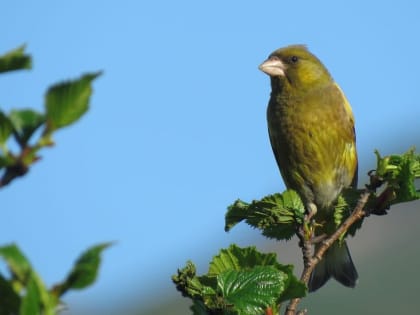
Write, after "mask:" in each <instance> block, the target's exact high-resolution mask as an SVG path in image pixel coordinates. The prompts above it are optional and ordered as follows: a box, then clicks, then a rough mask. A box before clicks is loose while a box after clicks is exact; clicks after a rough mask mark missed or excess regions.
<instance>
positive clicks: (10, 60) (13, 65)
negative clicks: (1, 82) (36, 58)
mask: <svg viewBox="0 0 420 315" xmlns="http://www.w3.org/2000/svg"><path fill="white" fill-rule="evenodd" d="M31 68H32V61H31V56H30V55H26V54H25V45H22V46H20V47H18V48H16V49H14V50H12V51H9V52H7V53H6V54H4V55H2V56H0V73H2V72H7V71H14V70H21V69H31Z"/></svg>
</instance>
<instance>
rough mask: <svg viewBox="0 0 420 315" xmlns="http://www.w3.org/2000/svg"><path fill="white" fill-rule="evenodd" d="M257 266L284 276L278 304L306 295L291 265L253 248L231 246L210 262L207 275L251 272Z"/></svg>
mask: <svg viewBox="0 0 420 315" xmlns="http://www.w3.org/2000/svg"><path fill="white" fill-rule="evenodd" d="M259 266H269V267H273V268H276V269H277V270H279V271H281V272H283V273H284V274H285V275H286V277H287V278H286V279H285V290H284V292H283V293H282V294H281V295H280V296H278V303H280V302H282V301H285V300H289V299H292V298H297V297H303V296H305V295H306V286H305V284H304V283H302V282H300V281H299V280H298V279H297V278H296V276H295V275H294V274H293V266H292V265H283V264H280V263H279V262H278V261H277V256H276V254H275V253H260V252H258V251H257V249H256V248H255V247H254V246H251V247H245V248H241V247H238V246H236V245H235V244H232V245H230V246H229V248H227V249H222V250H220V252H219V254H218V255H217V256H215V257H214V258H213V260H212V261H211V262H210V267H209V271H208V274H209V275H213V276H214V275H218V274H220V273H223V272H225V271H228V270H236V271H240V270H252V269H253V268H255V267H259Z"/></svg>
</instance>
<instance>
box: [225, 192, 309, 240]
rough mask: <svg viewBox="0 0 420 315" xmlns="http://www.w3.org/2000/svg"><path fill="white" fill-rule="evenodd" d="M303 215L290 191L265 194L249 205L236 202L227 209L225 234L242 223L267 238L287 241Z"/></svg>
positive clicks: (298, 200) (296, 199)
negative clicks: (260, 232) (256, 229)
mask: <svg viewBox="0 0 420 315" xmlns="http://www.w3.org/2000/svg"><path fill="white" fill-rule="evenodd" d="M304 213H305V207H304V205H303V203H302V201H301V199H300V197H299V195H298V194H297V193H296V192H295V191H293V190H287V191H285V192H284V193H282V194H274V195H269V196H266V197H264V198H262V199H261V200H254V201H252V202H251V203H246V202H244V201H242V200H237V201H235V203H234V204H232V205H230V206H229V207H228V211H227V213H226V217H225V231H229V230H230V229H231V228H232V227H233V226H235V225H236V224H237V223H239V222H241V221H243V220H245V221H246V223H248V224H249V225H251V226H252V227H255V228H258V229H260V230H261V231H262V234H263V235H265V236H267V237H269V238H275V239H277V240H284V239H286V240H288V239H290V238H291V237H292V236H293V235H294V234H295V232H296V225H297V224H300V223H301V222H302V221H303V217H304Z"/></svg>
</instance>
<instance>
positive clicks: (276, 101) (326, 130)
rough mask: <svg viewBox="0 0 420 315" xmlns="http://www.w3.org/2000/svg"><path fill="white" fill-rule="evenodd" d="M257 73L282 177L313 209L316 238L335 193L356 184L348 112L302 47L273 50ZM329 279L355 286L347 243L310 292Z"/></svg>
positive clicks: (328, 260) (318, 273) (337, 248)
mask: <svg viewBox="0 0 420 315" xmlns="http://www.w3.org/2000/svg"><path fill="white" fill-rule="evenodd" d="M260 69H261V70H262V71H263V72H265V73H267V74H268V75H269V76H270V78H271V89H272V91H271V97H270V101H269V105H268V108H267V120H268V130H269V135H270V141H271V146H272V148H273V152H274V156H275V158H276V160H277V164H278V166H279V168H280V172H281V175H282V177H283V180H284V181H285V184H286V186H287V187H288V188H290V189H294V190H296V191H297V192H298V193H299V195H300V196H301V198H302V199H303V200H304V202H305V204H306V207H307V209H308V210H309V211H314V210H317V214H316V215H315V220H316V221H317V222H321V221H322V222H324V226H323V227H321V228H318V229H317V231H316V233H317V234H320V233H325V232H326V229H327V228H328V225H329V224H328V223H329V222H332V220H333V217H332V212H331V211H330V210H331V209H332V207H331V206H332V204H333V203H334V202H335V200H336V199H337V197H338V195H339V193H340V192H341V190H342V189H343V188H344V187H348V186H351V185H356V183H357V153H356V145H355V132H354V118H353V114H352V111H351V107H350V105H349V103H348V102H347V100H346V97H345V96H344V94H343V92H342V91H341V89H340V87H339V86H338V85H337V84H336V83H335V82H334V80H333V79H332V77H331V75H330V74H329V72H328V70H327V69H326V68H325V67H324V66H323V64H322V63H321V62H320V61H319V60H318V58H316V57H315V56H314V55H313V54H311V53H310V52H309V51H308V50H307V49H306V47H305V46H301V45H295V46H288V47H285V48H281V49H278V50H276V51H274V52H273V53H272V54H271V55H270V57H269V58H268V59H267V60H266V61H265V62H264V63H263V64H262V65H261V66H260ZM325 221H326V223H325ZM331 276H332V277H334V278H336V279H337V280H338V281H340V282H341V283H343V284H344V285H346V286H350V287H353V286H354V285H355V283H356V280H357V272H356V269H355V268H354V265H353V263H352V260H351V258H350V255H349V252H348V249H347V245H346V244H345V242H343V243H342V244H338V243H337V244H334V245H333V246H332V247H331V248H330V250H328V252H327V254H326V256H325V258H324V259H323V261H322V262H321V263H320V264H319V265H318V266H317V268H316V269H315V271H314V273H313V274H312V277H311V280H310V282H309V289H310V290H311V291H314V290H316V289H318V288H319V287H320V286H322V285H323V284H324V283H325V282H326V281H327V280H328V279H329V278H330V277H331Z"/></svg>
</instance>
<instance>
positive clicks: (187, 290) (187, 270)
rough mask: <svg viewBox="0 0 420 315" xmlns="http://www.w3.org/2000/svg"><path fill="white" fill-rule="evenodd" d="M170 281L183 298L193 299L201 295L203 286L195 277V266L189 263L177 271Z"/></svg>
mask: <svg viewBox="0 0 420 315" xmlns="http://www.w3.org/2000/svg"><path fill="white" fill-rule="evenodd" d="M172 281H173V282H174V283H175V285H176V288H177V290H178V291H180V292H181V293H182V295H183V296H188V297H192V298H194V297H197V296H200V295H201V293H202V290H203V285H202V284H201V283H200V280H199V279H198V278H197V277H196V269H195V265H194V264H193V263H192V262H191V261H188V262H187V265H186V266H185V267H184V268H182V269H178V273H177V274H176V275H173V276H172Z"/></svg>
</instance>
